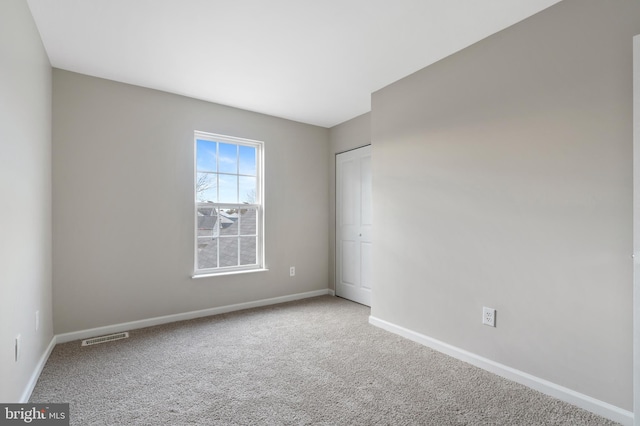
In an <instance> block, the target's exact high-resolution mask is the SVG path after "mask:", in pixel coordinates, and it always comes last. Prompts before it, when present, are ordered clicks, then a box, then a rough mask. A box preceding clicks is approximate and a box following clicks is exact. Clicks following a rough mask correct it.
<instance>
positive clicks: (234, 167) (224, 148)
mask: <svg viewBox="0 0 640 426" xmlns="http://www.w3.org/2000/svg"><path fill="white" fill-rule="evenodd" d="M218 149H219V150H220V151H219V155H220V157H219V159H218V166H219V168H220V169H219V171H220V173H238V145H232V144H228V143H220V144H219V146H218Z"/></svg>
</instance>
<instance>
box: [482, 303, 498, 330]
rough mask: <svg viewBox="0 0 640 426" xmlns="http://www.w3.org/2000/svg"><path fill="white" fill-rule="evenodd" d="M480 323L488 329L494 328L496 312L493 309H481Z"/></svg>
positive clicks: (484, 307)
mask: <svg viewBox="0 0 640 426" xmlns="http://www.w3.org/2000/svg"><path fill="white" fill-rule="evenodd" d="M482 323H483V324H484V325H488V326H489V327H495V326H496V310H495V309H493V308H487V307H486V306H483V307H482Z"/></svg>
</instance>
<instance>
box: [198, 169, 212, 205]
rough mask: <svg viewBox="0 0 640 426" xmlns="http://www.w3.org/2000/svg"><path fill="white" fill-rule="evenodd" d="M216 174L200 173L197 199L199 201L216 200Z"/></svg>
mask: <svg viewBox="0 0 640 426" xmlns="http://www.w3.org/2000/svg"><path fill="white" fill-rule="evenodd" d="M216 176H217V175H216V174H215V173H198V177H197V180H196V201H198V202H201V203H202V202H207V201H209V202H216V201H217V194H216V189H217V185H216Z"/></svg>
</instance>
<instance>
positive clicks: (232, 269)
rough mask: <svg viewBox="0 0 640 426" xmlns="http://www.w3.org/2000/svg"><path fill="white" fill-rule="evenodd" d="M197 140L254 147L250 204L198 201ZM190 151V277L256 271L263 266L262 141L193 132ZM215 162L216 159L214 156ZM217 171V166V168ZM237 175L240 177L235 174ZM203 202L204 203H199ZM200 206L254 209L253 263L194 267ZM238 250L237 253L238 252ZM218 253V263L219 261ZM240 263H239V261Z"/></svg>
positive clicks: (196, 259)
mask: <svg viewBox="0 0 640 426" xmlns="http://www.w3.org/2000/svg"><path fill="white" fill-rule="evenodd" d="M198 140H207V141H211V142H218V143H227V144H233V145H241V146H250V147H253V148H255V149H256V197H255V202H254V203H253V204H247V203H240V202H238V203H219V202H215V203H199V202H198V199H197V188H196V183H197V181H198V163H197V161H198V160H197V159H198V142H197V141H198ZM193 146H194V149H193V152H194V161H193V164H194V167H193V168H194V174H193V200H194V204H193V205H194V208H193V217H194V226H193V228H194V238H193V240H194V251H193V253H194V259H193V271H194V272H193V278H201V277H208V276H215V275H227V274H237V273H245V272H257V271H264V270H266V266H265V254H264V246H265V244H264V142H262V141H257V140H252V139H245V138H238V137H234V136H226V135H219V134H215V133H208V132H202V131H195V132H194V137H193ZM216 161H219V158H216ZM217 170H218V172H217V173H219V165H218V167H217ZM236 175H237V176H243V175H242V174H240V173H239V171H238V173H237V174H236ZM201 204H206V205H201ZM199 207H200V208H202V207H214V208H237V209H241V208H242V207H245V208H246V207H249V208H255V209H256V211H257V223H256V227H257V229H256V235H257V242H256V244H257V245H256V263H255V264H251V265H238V266H223V267H220V266H217V267H215V268H199V267H198V241H199V239H202V237H200V236H199V235H198V208H199ZM238 250H240V243H238ZM239 253H240V252H239ZM219 256H220V253H218V264H219ZM239 263H240V262H239Z"/></svg>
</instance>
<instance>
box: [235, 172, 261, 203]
mask: <svg viewBox="0 0 640 426" xmlns="http://www.w3.org/2000/svg"><path fill="white" fill-rule="evenodd" d="M238 182H239V184H240V189H239V191H240V202H241V203H247V204H254V203H256V202H257V201H258V200H256V194H257V190H256V185H257V179H256V178H254V177H248V176H240V177H239V178H238Z"/></svg>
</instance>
